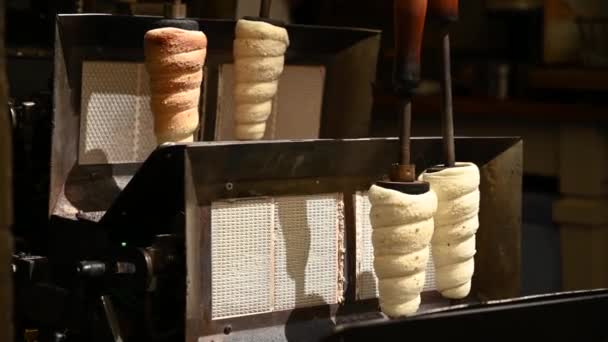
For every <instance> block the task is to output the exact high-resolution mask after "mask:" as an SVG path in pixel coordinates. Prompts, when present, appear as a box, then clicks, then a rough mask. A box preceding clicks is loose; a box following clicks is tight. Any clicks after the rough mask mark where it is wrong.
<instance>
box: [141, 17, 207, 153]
mask: <svg viewBox="0 0 608 342" xmlns="http://www.w3.org/2000/svg"><path fill="white" fill-rule="evenodd" d="M144 52H145V63H146V70H147V71H148V74H149V76H150V92H151V96H150V107H151V109H152V113H153V114H154V133H155V134H156V140H157V142H158V143H159V144H162V143H163V142H167V141H172V142H189V141H193V140H194V137H193V133H194V131H196V129H197V128H198V125H199V113H198V104H199V98H200V87H201V82H202V79H203V70H202V67H203V65H204V63H205V58H206V56H207V37H206V36H205V34H204V33H203V32H200V31H189V30H182V29H178V28H174V27H165V28H159V29H154V30H150V31H148V32H146V35H145V36H144Z"/></svg>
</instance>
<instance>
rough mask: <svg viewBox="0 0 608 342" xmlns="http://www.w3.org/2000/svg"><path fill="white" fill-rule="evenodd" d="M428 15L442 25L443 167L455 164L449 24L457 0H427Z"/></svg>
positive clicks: (455, 13)
mask: <svg viewBox="0 0 608 342" xmlns="http://www.w3.org/2000/svg"><path fill="white" fill-rule="evenodd" d="M428 9H429V16H431V17H433V18H435V19H438V20H439V22H440V24H441V26H442V45H441V55H442V66H443V75H442V80H441V89H442V101H441V110H442V115H441V133H442V136H443V157H444V167H454V166H455V165H456V151H455V146H454V109H453V103H452V70H451V56H450V32H449V27H450V24H451V23H453V22H455V21H457V20H458V0H429V8H428Z"/></svg>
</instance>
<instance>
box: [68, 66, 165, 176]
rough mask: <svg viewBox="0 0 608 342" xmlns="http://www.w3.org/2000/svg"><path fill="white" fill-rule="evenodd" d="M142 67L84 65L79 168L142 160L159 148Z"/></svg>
mask: <svg viewBox="0 0 608 342" xmlns="http://www.w3.org/2000/svg"><path fill="white" fill-rule="evenodd" d="M149 99H150V96H149V86H148V75H147V74H146V71H145V67H144V65H143V64H141V63H122V62H121V63H118V62H98V61H85V62H83V65H82V89H81V104H80V111H81V115H80V117H81V120H80V144H79V155H78V160H79V163H80V164H108V163H110V164H114V163H132V162H141V161H143V160H145V158H146V157H147V156H148V155H149V154H150V152H152V150H153V149H154V148H155V147H156V138H155V137H154V131H153V126H152V125H153V121H152V112H151V110H150V106H149Z"/></svg>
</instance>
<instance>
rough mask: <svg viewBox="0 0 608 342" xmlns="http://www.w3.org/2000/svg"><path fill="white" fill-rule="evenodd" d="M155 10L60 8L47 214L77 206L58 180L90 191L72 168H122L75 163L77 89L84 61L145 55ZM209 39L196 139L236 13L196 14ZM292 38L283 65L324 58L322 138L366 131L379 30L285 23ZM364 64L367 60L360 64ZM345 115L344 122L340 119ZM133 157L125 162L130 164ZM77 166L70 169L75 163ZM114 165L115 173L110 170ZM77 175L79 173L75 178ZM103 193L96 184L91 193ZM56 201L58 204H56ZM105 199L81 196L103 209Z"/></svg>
mask: <svg viewBox="0 0 608 342" xmlns="http://www.w3.org/2000/svg"><path fill="white" fill-rule="evenodd" d="M158 19H160V18H159V17H146V16H136V17H133V16H112V15H103V14H87V15H59V16H58V17H57V23H56V33H55V39H56V42H55V67H54V69H55V74H54V130H53V142H52V146H53V147H52V162H51V165H52V170H51V196H50V205H49V208H50V213H51V214H56V215H59V216H62V217H73V215H74V214H73V213H74V212H76V211H78V210H82V208H80V207H79V205H78V204H73V203H70V201H66V200H65V197H66V196H65V194H64V190H63V188H64V185H65V186H70V187H72V188H73V190H74V191H76V192H79V193H82V194H83V196H82V197H84V198H88V197H90V196H87V195H86V194H87V193H89V190H88V188H87V187H88V184H85V183H82V182H79V181H78V179H70V174H71V173H76V174H79V175H81V176H83V177H84V178H87V177H89V178H90V177H92V178H94V177H95V176H96V175H99V174H109V176H108V177H106V178H104V180H105V181H107V182H111V181H112V178H113V176H114V175H120V174H123V175H125V176H130V175H132V174H133V172H132V171H127V172H120V170H119V169H124V168H125V167H124V166H120V165H99V166H96V165H88V166H80V165H78V163H77V158H78V141H79V138H78V137H79V134H80V131H79V127H80V91H81V77H82V62H83V61H84V60H87V59H88V60H111V61H132V62H143V60H144V53H143V37H144V34H145V32H146V31H148V30H149V29H151V28H152V27H153V25H154V22H155V21H157V20H158ZM195 20H197V21H198V23H199V25H200V28H201V30H203V31H204V32H205V34H206V35H207V37H208V40H209V46H208V54H207V60H206V67H205V75H204V85H203V90H202V96H201V98H202V99H203V100H202V106H201V120H200V122H201V130H200V140H208V141H209V140H213V137H214V136H215V120H216V118H215V113H216V106H217V103H216V102H217V101H216V100H217V83H218V77H219V76H218V73H219V66H220V65H222V64H225V63H229V62H231V61H232V42H233V39H234V27H235V21H234V20H209V19H195ZM286 28H287V30H288V32H289V36H290V40H291V45H290V46H289V49H288V52H287V55H286V64H299V65H303V64H308V65H324V66H325V67H326V71H327V72H326V80H325V86H324V94H323V99H324V101H323V108H322V117H321V131H320V135H321V137H322V138H357V137H365V136H368V133H369V127H370V123H371V108H372V89H371V84H372V83H373V82H374V80H375V76H376V72H375V70H376V64H377V57H378V51H379V47H380V31H377V30H367V29H355V28H335V27H321V26H303V25H287V26H286ZM361 66H365V67H361ZM347 121H348V122H349V124H348V125H344V124H343V122H347ZM137 166H139V164H134V165H131V166H127V167H126V168H127V169H129V170H133V169H136V168H137ZM75 168H76V169H77V170H74V169H75ZM115 171H116V172H115ZM80 178H82V177H80ZM100 191H101V192H103V191H104V190H103V189H99V190H98V191H97V193H99V192H100ZM58 202H59V204H60V205H59V206H58V207H57V203H58ZM110 204H111V201H102V202H100V203H85V204H83V206H88V207H91V206H94V207H95V210H97V211H105V210H106V209H107V208H108V207H109V205H110Z"/></svg>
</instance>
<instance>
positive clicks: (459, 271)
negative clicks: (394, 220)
mask: <svg viewBox="0 0 608 342" xmlns="http://www.w3.org/2000/svg"><path fill="white" fill-rule="evenodd" d="M457 165H459V166H458V167H453V168H449V169H445V170H442V171H439V172H433V173H426V172H425V173H423V174H422V175H421V178H422V179H424V180H425V181H427V182H429V183H430V184H431V189H432V190H433V191H434V192H435V193H436V194H437V199H438V204H437V213H436V214H435V232H434V234H433V239H432V242H431V244H432V247H433V248H432V250H433V262H434V263H435V277H436V283H437V289H438V290H439V292H441V294H442V295H443V296H444V297H446V298H451V299H461V298H464V297H466V296H468V294H469V292H470V290H471V279H472V277H473V273H474V269H475V262H474V256H475V253H476V249H475V233H476V232H477V229H478V228H479V219H478V213H479V177H480V176H479V169H478V167H477V166H476V165H475V164H473V163H457Z"/></svg>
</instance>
